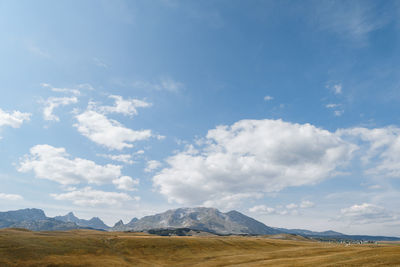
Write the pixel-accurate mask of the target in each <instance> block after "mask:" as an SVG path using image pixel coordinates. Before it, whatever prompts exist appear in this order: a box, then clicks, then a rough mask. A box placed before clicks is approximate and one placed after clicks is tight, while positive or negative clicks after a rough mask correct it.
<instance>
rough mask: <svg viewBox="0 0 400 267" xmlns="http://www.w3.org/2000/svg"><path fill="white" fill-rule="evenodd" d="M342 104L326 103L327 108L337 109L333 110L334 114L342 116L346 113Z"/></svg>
mask: <svg viewBox="0 0 400 267" xmlns="http://www.w3.org/2000/svg"><path fill="white" fill-rule="evenodd" d="M341 106H342V105H340V104H327V105H325V107H326V108H329V109H336V110H334V111H333V114H334V115H335V116H336V117H339V116H342V115H343V113H344V110H343V109H342V108H341Z"/></svg>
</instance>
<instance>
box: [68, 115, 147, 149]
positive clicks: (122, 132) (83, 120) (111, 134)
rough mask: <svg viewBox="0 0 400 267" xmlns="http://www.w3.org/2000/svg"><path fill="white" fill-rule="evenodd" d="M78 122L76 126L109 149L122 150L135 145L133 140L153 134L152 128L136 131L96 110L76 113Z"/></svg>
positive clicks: (142, 138) (82, 132)
mask: <svg viewBox="0 0 400 267" xmlns="http://www.w3.org/2000/svg"><path fill="white" fill-rule="evenodd" d="M75 118H76V119H77V121H78V123H75V124H74V127H76V128H77V129H78V131H79V132H80V133H81V134H82V135H83V136H86V137H87V138H89V139H90V140H91V141H93V142H95V143H97V144H99V145H103V146H105V147H107V148H109V149H115V150H122V149H124V148H131V147H133V144H132V143H133V142H136V141H140V140H146V139H148V138H150V137H151V136H152V133H151V131H150V130H140V131H135V130H132V129H129V128H126V127H125V126H123V125H122V124H120V123H119V122H117V121H115V120H112V119H109V118H107V117H106V116H105V115H104V114H101V113H98V112H96V111H94V110H90V109H88V110H86V111H85V112H83V113H81V114H79V115H76V116H75Z"/></svg>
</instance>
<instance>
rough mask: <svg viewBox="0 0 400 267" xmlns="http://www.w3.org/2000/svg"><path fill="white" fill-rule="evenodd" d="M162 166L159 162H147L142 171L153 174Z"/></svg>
mask: <svg viewBox="0 0 400 267" xmlns="http://www.w3.org/2000/svg"><path fill="white" fill-rule="evenodd" d="M161 166H162V164H161V162H159V161H157V160H149V161H147V166H146V168H145V169H144V171H145V172H153V171H155V170H157V169H158V168H160V167H161Z"/></svg>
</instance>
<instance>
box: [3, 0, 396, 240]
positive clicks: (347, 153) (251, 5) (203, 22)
mask: <svg viewBox="0 0 400 267" xmlns="http://www.w3.org/2000/svg"><path fill="white" fill-rule="evenodd" d="M399 15H400V5H399V3H398V2H397V1H368V0H365V1H328V0H324V1H258V0H252V1H239V0H229V1H228V0H226V1H224V0H214V1H211V0H206V1H192V0H187V1H175V0H153V1H144V0H143V1H122V0H121V1H120V0H114V1H94V0H93V1H88V0H80V1H42V0H38V1H27V0H26V1H24V0H21V1H11V0H10V1H4V0H0V31H1V42H0V59H1V60H0V93H1V96H0V156H1V161H0V184H1V185H0V210H1V211H7V210H15V209H21V208H33V207H34V208H41V209H43V210H44V211H45V212H46V214H47V215H48V216H56V215H63V214H66V213H67V212H70V211H73V212H74V213H75V215H76V216H78V217H80V218H83V219H89V218H91V217H93V216H98V217H100V218H101V219H103V220H104V221H105V222H106V223H107V224H109V225H113V224H114V223H115V222H117V221H118V220H119V219H123V221H124V222H125V223H126V222H128V221H129V220H130V219H132V218H133V217H139V218H140V217H142V216H145V215H151V214H154V213H158V212H163V211H165V210H167V209H173V208H178V207H197V206H205V207H215V208H218V209H219V210H221V211H223V212H226V211H229V210H232V209H235V210H238V211H240V212H242V213H244V214H246V215H248V216H250V217H253V218H255V219H257V220H260V221H261V222H263V223H265V224H266V225H269V226H273V227H285V228H303V229H310V230H315V231H323V230H335V231H339V232H343V233H346V234H370V235H390V236H400V210H399V208H398V207H400V179H399V178H400V117H399V111H400V108H399V107H400V78H399V77H400V75H399V74H400V73H399V72H400V68H399V67H400V46H399V41H398V39H399V36H400V35H399V33H400V23H399V20H398V19H397V18H398V17H399Z"/></svg>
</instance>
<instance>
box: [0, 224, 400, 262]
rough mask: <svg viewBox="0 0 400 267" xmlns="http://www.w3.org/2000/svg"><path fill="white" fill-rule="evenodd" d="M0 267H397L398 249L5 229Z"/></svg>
mask: <svg viewBox="0 0 400 267" xmlns="http://www.w3.org/2000/svg"><path fill="white" fill-rule="evenodd" d="M0 266H400V245H398V244H381V245H348V246H346V245H342V244H328V243H319V242H311V241H298V240H280V239H271V238H267V237H233V236H232V237H218V236H209V237H159V236H151V235H147V234H140V233H119V232H115V233H110V232H100V231H89V230H76V231H68V232H30V231H26V230H18V229H5V230H0Z"/></svg>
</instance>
